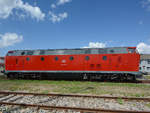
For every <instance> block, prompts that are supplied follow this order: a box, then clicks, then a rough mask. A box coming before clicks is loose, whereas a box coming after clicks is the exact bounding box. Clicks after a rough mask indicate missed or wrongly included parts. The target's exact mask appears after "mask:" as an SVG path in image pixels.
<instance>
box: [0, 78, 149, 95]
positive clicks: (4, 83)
mask: <svg viewBox="0 0 150 113" xmlns="http://www.w3.org/2000/svg"><path fill="white" fill-rule="evenodd" d="M149 89H150V85H149V84H148V85H146V84H134V83H107V82H83V81H52V80H9V79H7V78H5V77H0V90H1V91H4V90H5V91H27V92H38V93H45V94H47V93H74V94H93V95H111V96H132V97H148V96H149V97H150V91H149Z"/></svg>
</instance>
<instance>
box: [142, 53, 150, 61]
mask: <svg viewBox="0 0 150 113" xmlns="http://www.w3.org/2000/svg"><path fill="white" fill-rule="evenodd" d="M140 59H141V60H144V59H150V54H141V55H140Z"/></svg>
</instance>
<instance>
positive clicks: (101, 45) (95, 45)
mask: <svg viewBox="0 0 150 113" xmlns="http://www.w3.org/2000/svg"><path fill="white" fill-rule="evenodd" d="M104 47H106V44H105V43H101V42H89V45H88V46H85V47H83V48H104Z"/></svg>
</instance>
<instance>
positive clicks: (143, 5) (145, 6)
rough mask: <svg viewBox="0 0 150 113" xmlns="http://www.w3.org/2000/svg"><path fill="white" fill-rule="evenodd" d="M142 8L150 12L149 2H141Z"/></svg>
mask: <svg viewBox="0 0 150 113" xmlns="http://www.w3.org/2000/svg"><path fill="white" fill-rule="evenodd" d="M142 7H143V8H146V9H147V10H148V11H150V0H142Z"/></svg>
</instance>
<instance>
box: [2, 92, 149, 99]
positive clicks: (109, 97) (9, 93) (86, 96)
mask: <svg viewBox="0 0 150 113" xmlns="http://www.w3.org/2000/svg"><path fill="white" fill-rule="evenodd" d="M0 94H3V95H34V96H60V97H84V98H103V99H124V100H136V101H150V98H136V97H111V96H98V95H74V94H55V93H49V94H42V93H26V92H5V91H3V92H2V91H0Z"/></svg>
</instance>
